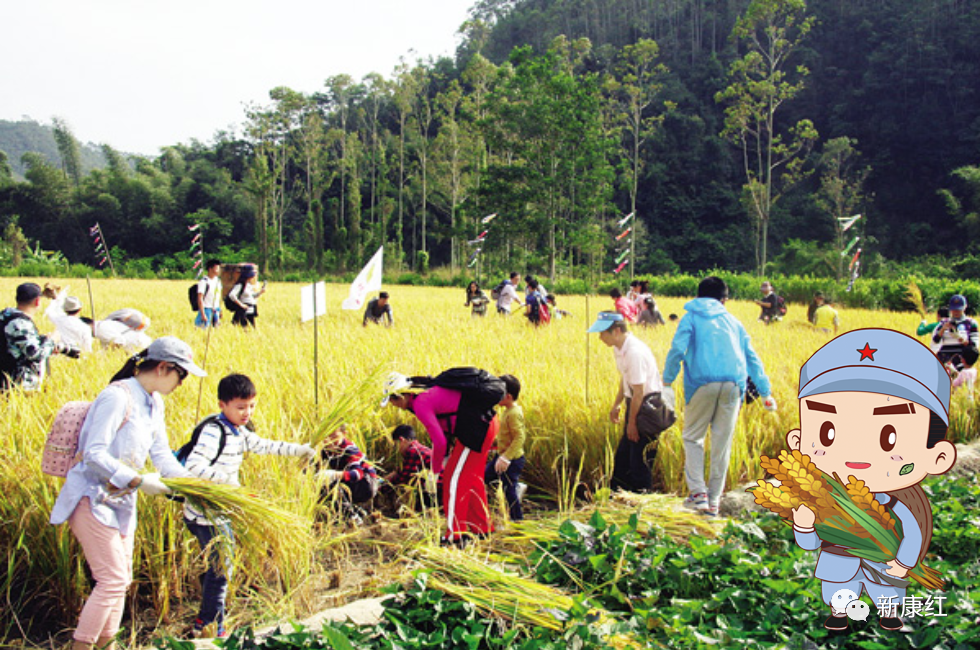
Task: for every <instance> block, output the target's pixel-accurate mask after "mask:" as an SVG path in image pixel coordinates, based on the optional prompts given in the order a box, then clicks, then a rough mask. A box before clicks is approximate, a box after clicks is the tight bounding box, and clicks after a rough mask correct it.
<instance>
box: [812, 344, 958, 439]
mask: <svg viewBox="0 0 980 650" xmlns="http://www.w3.org/2000/svg"><path fill="white" fill-rule="evenodd" d="M840 391H857V392H861V393H881V394H883V395H894V396H895V397H900V398H902V399H907V400H909V401H910V402H915V403H916V404H920V405H922V406H924V407H926V408H927V409H929V410H930V411H932V412H933V413H935V414H936V415H938V416H939V417H940V418H942V420H943V422H945V423H946V424H947V425H949V393H950V380H949V375H948V374H947V373H946V369H945V368H943V364H942V363H940V362H939V359H937V358H936V355H935V354H933V353H932V351H930V350H929V348H927V347H926V346H924V345H922V343H920V342H919V341H918V340H917V339H914V338H912V337H911V336H908V335H907V334H902V333H901V332H896V331H894V330H888V329H879V328H867V329H860V330H853V331H851V332H847V333H846V334H842V335H841V336H838V337H837V338H835V339H834V340H832V341H831V342H830V343H827V345H825V346H823V347H822V348H820V349H819V350H817V351H816V352H814V353H813V356H812V357H810V359H809V360H808V361H807V362H806V363H805V364H803V367H802V368H800V394H799V398H800V399H803V398H804V397H808V396H810V395H819V394H821V393H836V392H840Z"/></svg>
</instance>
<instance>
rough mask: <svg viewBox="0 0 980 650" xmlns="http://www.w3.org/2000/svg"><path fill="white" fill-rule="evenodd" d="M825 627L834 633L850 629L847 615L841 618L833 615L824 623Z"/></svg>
mask: <svg viewBox="0 0 980 650" xmlns="http://www.w3.org/2000/svg"><path fill="white" fill-rule="evenodd" d="M884 620H885V619H882V621H884ZM823 626H824V627H825V628H827V629H828V630H830V631H832V632H843V631H845V630H847V629H848V623H847V615H846V614H841V615H840V616H837V615H836V614H834V613H831V614H830V616H828V617H827V620H826V621H824V622H823Z"/></svg>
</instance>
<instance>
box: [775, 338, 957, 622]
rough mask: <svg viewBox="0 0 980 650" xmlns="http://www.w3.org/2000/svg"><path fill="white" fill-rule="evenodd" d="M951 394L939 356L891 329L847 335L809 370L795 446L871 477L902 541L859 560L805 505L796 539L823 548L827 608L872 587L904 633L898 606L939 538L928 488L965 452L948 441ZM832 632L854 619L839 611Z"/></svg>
mask: <svg viewBox="0 0 980 650" xmlns="http://www.w3.org/2000/svg"><path fill="white" fill-rule="evenodd" d="M949 394H950V380H949V375H948V374H946V371H945V370H944V369H943V365H942V364H941V363H940V362H939V360H938V359H937V358H936V355H935V354H933V353H932V352H930V351H929V349H928V348H926V347H925V346H923V345H922V344H921V343H919V341H917V340H915V339H913V338H911V337H909V336H906V335H905V334H902V333H900V332H895V331H893V330H888V329H871V328H869V329H860V330H854V331H851V332H848V333H846V334H843V335H842V336H839V337H837V338H836V339H834V340H832V341H830V342H829V343H827V345H825V346H823V347H822V348H820V349H819V350H817V351H816V352H815V353H814V354H813V356H812V357H810V359H809V361H807V362H806V363H805V364H804V365H803V367H802V368H801V369H800V394H799V398H800V428H799V429H794V430H792V431H790V432H789V433H788V434H786V442H787V444H788V445H789V448H790V449H796V450H799V451H800V452H801V453H803V454H807V455H808V456H809V457H810V459H811V461H812V462H813V463H814V464H815V465H816V466H817V467H818V468H819V469H820V470H822V471H823V472H825V473H827V474H829V475H833V474H834V473H836V474H837V475H838V476H839V477H841V478H842V479H846V477H848V476H854V477H856V478H857V479H859V480H863V481H864V482H865V484H866V485H867V487H868V488H869V489H870V490H871V491H872V492H873V493H874V497H875V499H877V500H878V502H879V503H880V504H882V505H883V506H885V507H886V508H888V509H889V510H890V511H891V513H892V514H893V516H894V517H895V518H896V519H898V520H899V521H900V522H901V524H902V531H903V539H902V542H901V544H900V546H899V549H898V553H897V554H896V557H895V559H894V560H892V561H890V562H887V563H881V562H871V561H868V560H865V559H862V558H858V557H854V556H852V555H850V554H848V553H847V549H846V548H844V547H841V546H836V545H834V544H831V543H829V542H827V541H824V540H821V539H820V537H819V535H818V534H817V532H816V530H815V528H814V521H815V516H814V513H813V511H812V510H811V509H809V508H808V507H807V506H805V505H801V506H800V507H799V508H796V509H795V510H794V511H793V530H794V533H795V537H796V543H797V544H799V546H800V547H801V548H803V549H806V550H809V551H812V550H816V549H820V555H819V556H818V559H817V567H816V570H815V571H814V575H815V576H816V577H817V578H819V579H820V580H821V581H822V596H823V600H824V602H825V603H827V604H828V605H830V604H831V599H832V598H833V595H834V593H836V592H837V591H839V590H841V589H849V590H851V591H853V592H854V593H855V594H857V595H858V596H860V595H861V590H862V589H863V590H864V591H865V592H866V593H867V594H868V596H870V597H871V600H872V601H873V602H874V603H875V605H876V606H877V607H878V610H879V614H880V622H879V624H880V625H881V627H882V628H883V629H886V630H898V629H901V627H902V625H903V623H902V619H901V618H899V616H898V611H897V604H898V603H902V602H903V599H904V597H905V590H906V587H907V586H908V584H909V581H908V580H906V579H905V576H906V574H908V572H909V571H910V570H912V569H913V568H914V567H915V565H916V564H917V563H918V562H920V561H921V560H922V558H923V557H925V554H926V551H927V550H928V549H929V542H930V540H931V539H932V510H931V509H930V506H929V500H928V499H927V498H926V495H925V492H924V491H923V490H922V487H921V486H920V485H919V483H920V482H921V481H922V479H924V478H925V477H926V476H931V475H937V474H944V473H946V472H947V471H949V469H950V468H951V467H952V466H953V464H954V463H955V462H956V447H955V446H954V445H953V444H952V443H951V442H949V441H948V440H946V430H947V427H948V425H949ZM824 626H825V627H826V628H827V629H829V630H838V631H845V630H847V629H848V622H847V617H846V615H845V614H844V613H843V612H840V613H839V614H838V612H837V611H836V610H835V609H834V608H833V607H832V608H831V616H830V617H829V618H827V620H826V622H825V623H824Z"/></svg>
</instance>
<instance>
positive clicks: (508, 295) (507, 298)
mask: <svg viewBox="0 0 980 650" xmlns="http://www.w3.org/2000/svg"><path fill="white" fill-rule="evenodd" d="M520 282H521V275H520V274H519V273H511V274H510V280H507V281H506V282H504V286H503V288H502V289H501V290H500V296H499V297H498V298H497V313H498V314H502V315H504V316H509V315H510V307H511V304H513V303H514V302H515V301H516V302H517V306H518V307H520V306H521V305H523V304H524V303H522V302H521V299H520V297H519V296H518V295H517V285H518V284H520Z"/></svg>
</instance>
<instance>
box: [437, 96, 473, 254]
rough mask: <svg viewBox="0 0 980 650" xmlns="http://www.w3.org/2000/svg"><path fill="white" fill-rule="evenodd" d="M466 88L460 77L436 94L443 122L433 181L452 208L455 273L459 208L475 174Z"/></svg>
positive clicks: (451, 246)
mask: <svg viewBox="0 0 980 650" xmlns="http://www.w3.org/2000/svg"><path fill="white" fill-rule="evenodd" d="M462 100H463V89H462V87H461V86H460V85H459V82H458V81H453V82H452V83H451V84H450V85H449V88H447V89H446V90H445V91H444V92H442V93H440V94H439V95H438V96H437V97H436V100H435V101H436V105H437V107H438V114H439V119H440V122H441V123H442V124H441V126H440V128H439V133H438V135H437V136H436V138H435V141H434V142H433V143H432V155H433V161H434V165H433V167H434V172H435V174H434V176H433V181H434V182H433V185H434V186H435V187H434V189H435V190H436V193H437V194H438V195H441V196H442V197H444V203H445V205H446V211H447V212H449V232H450V253H449V266H450V269H451V270H452V272H453V273H455V272H456V265H457V264H458V262H459V241H458V237H457V210H458V209H459V207H460V205H461V204H462V203H463V201H465V200H466V198H467V193H468V191H469V188H470V184H471V178H472V174H471V173H470V172H469V171H468V168H469V165H468V162H469V161H470V160H471V159H472V155H471V154H470V150H471V149H472V148H473V147H472V145H473V142H472V137H471V134H470V133H469V130H468V129H467V128H466V126H465V125H464V124H463V123H461V120H460V114H459V112H460V104H461V102H462Z"/></svg>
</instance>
